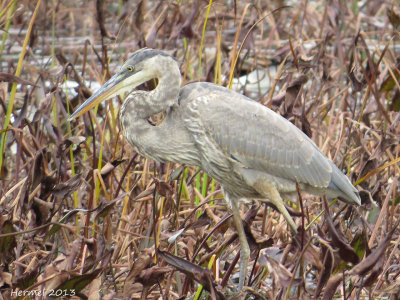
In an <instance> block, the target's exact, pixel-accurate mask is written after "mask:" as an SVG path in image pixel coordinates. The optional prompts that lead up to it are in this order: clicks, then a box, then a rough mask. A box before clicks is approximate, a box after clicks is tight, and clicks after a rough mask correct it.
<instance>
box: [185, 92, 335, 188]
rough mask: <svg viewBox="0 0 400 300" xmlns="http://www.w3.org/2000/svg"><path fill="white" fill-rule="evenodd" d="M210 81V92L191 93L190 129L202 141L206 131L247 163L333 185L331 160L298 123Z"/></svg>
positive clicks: (231, 154)
mask: <svg viewBox="0 0 400 300" xmlns="http://www.w3.org/2000/svg"><path fill="white" fill-rule="evenodd" d="M211 86H212V87H213V90H212V91H209V92H208V93H202V92H201V89H200V90H199V92H198V93H197V96H196V94H195V93H193V94H192V95H187V96H189V99H190V100H188V102H187V104H188V105H187V113H188V114H189V115H191V116H193V119H192V118H190V117H189V119H192V120H190V121H189V122H192V123H191V124H190V127H191V129H189V130H192V131H193V132H197V135H198V138H199V141H200V140H201V139H202V138H203V137H202V135H205V136H206V137H208V139H209V140H210V141H209V143H211V140H212V141H213V142H215V143H216V144H217V145H218V146H219V149H220V150H221V151H223V153H224V154H225V157H228V158H229V159H230V160H232V161H233V162H237V163H240V164H241V165H242V166H243V167H246V168H249V169H254V170H258V171H263V172H266V173H268V174H270V175H273V176H277V177H281V178H285V179H289V180H293V181H297V182H298V183H305V184H309V185H311V186H314V187H327V186H328V185H329V183H330V181H331V174H332V165H331V164H330V162H329V160H327V159H326V158H325V157H324V156H323V154H322V153H321V152H320V151H319V150H318V148H317V147H316V146H315V144H314V143H313V142H312V141H311V140H310V139H309V138H308V137H307V136H306V135H305V134H303V133H302V132H301V131H300V130H299V129H298V128H297V127H295V126H294V125H293V124H292V123H290V122H289V121H288V120H286V119H284V118H283V117H281V116H279V115H277V114H276V113H274V112H273V111H271V110H270V109H268V108H266V107H265V106H263V105H261V104H259V103H257V102H255V101H248V100H249V99H248V98H247V97H245V96H242V95H240V94H237V93H235V92H232V91H230V90H227V89H224V88H220V87H217V86H215V85H211ZM194 96H195V97H194ZM182 99H184V97H182ZM195 120H197V121H196V123H197V124H193V123H194V121H195ZM201 131H202V132H201ZM203 143H204V142H203ZM205 143H207V141H206V142H205ZM204 151H206V149H204Z"/></svg>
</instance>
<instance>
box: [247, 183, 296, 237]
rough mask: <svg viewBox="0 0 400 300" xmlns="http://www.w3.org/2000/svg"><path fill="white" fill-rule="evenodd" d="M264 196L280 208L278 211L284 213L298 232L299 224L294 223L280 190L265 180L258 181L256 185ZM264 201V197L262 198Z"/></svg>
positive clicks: (294, 230)
mask: <svg viewBox="0 0 400 300" xmlns="http://www.w3.org/2000/svg"><path fill="white" fill-rule="evenodd" d="M254 187H255V188H256V190H257V192H259V193H260V194H261V195H262V196H264V197H265V198H266V199H268V200H267V201H268V202H270V203H272V204H273V205H275V207H276V208H277V209H278V211H279V212H280V213H281V214H282V215H283V217H284V218H285V220H286V222H288V224H289V226H290V228H291V229H292V231H293V233H297V226H296V224H295V223H294V221H293V219H292V217H291V216H290V214H289V213H288V211H287V209H286V207H285V204H284V202H283V199H282V198H281V195H280V194H279V192H278V190H277V189H276V187H275V186H274V185H272V184H270V183H268V182H265V181H263V182H262V184H260V183H259V182H258V184H257V186H254ZM261 201H262V199H261Z"/></svg>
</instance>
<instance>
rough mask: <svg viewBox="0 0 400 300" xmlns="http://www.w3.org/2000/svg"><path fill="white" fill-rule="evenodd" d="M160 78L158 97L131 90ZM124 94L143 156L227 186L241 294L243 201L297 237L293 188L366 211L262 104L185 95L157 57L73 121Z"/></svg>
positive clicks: (169, 63) (206, 89)
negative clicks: (196, 169) (269, 211)
mask: <svg viewBox="0 0 400 300" xmlns="http://www.w3.org/2000/svg"><path fill="white" fill-rule="evenodd" d="M155 78H156V79H158V85H157V87H156V88H155V89H154V90H152V91H150V92H145V91H134V89H135V88H136V87H137V86H138V85H140V84H142V83H144V82H146V81H149V80H151V79H155ZM124 92H128V93H129V95H128V96H127V97H126V98H125V101H124V102H123V105H122V108H121V112H120V121H121V126H122V128H123V132H124V136H125V138H126V139H127V141H128V142H129V143H130V144H131V145H132V146H133V147H134V148H135V149H136V151H137V152H138V153H139V154H141V155H143V156H145V157H148V158H151V159H153V160H155V161H159V162H175V163H181V164H186V165H196V166H200V167H201V168H202V169H203V170H204V171H205V172H206V173H208V174H209V175H211V176H212V177H213V178H214V179H216V180H217V181H218V182H219V183H220V185H221V186H222V188H223V192H224V196H225V199H226V201H227V202H228V204H229V205H230V206H231V210H232V214H233V220H234V224H235V226H236V229H237V231H238V235H239V240H240V243H241V250H240V279H239V290H241V289H242V287H243V285H244V278H245V272H246V270H247V266H248V262H249V257H250V249H249V245H248V242H247V240H246V235H245V232H244V229H243V224H242V221H241V217H240V212H239V200H240V199H242V198H247V199H259V200H261V201H265V202H270V203H272V204H273V205H274V206H275V207H276V208H277V209H278V210H279V212H280V213H281V214H282V215H283V216H284V218H285V219H286V221H287V222H288V224H289V225H290V227H291V229H292V230H293V231H294V232H296V230H297V226H296V224H295V223H294V221H293V220H292V218H291V216H290V215H289V213H288V211H287V210H286V208H285V206H284V202H283V200H282V198H281V196H282V197H284V198H285V197H286V196H289V195H293V194H295V193H296V191H297V189H296V183H298V185H299V186H300V188H301V190H302V191H305V192H308V193H311V194H317V195H326V196H327V197H330V198H334V197H339V198H340V199H342V200H343V201H345V202H347V203H350V204H358V205H360V204H361V202H360V197H359V195H358V193H357V190H356V189H355V188H354V186H353V185H352V184H351V183H350V181H349V179H348V178H347V177H346V176H345V175H344V174H343V173H342V172H341V171H340V170H339V169H338V168H337V167H336V166H335V165H334V164H333V163H332V162H331V161H330V160H329V159H328V158H326V157H325V156H324V154H322V152H321V151H320V150H319V149H318V147H317V146H316V145H315V144H314V143H313V142H312V141H311V139H309V138H308V137H307V136H306V135H305V134H304V133H303V132H302V131H301V130H299V129H298V128H297V127H296V126H294V125H293V124H292V123H290V122H289V121H288V120H286V119H285V118H283V117H281V116H279V115H278V114H276V113H275V112H273V111H272V110H270V109H268V108H267V107H265V106H263V105H262V104H260V103H257V102H255V101H253V100H251V99H249V98H247V97H245V96H243V95H241V94H239V93H236V92H234V91H232V90H229V89H227V88H224V87H221V86H218V85H215V84H212V83H208V82H196V83H190V84H187V85H186V86H184V87H182V88H181V73H180V70H179V66H178V63H177V61H176V60H175V59H174V58H173V57H172V56H170V55H168V54H166V53H164V52H162V51H160V50H154V49H141V50H138V51H136V52H134V53H133V54H132V56H131V57H130V58H129V59H128V60H127V61H126V62H125V63H124V65H123V66H122V67H121V69H120V71H119V72H118V73H117V74H115V75H114V76H113V77H112V78H111V79H110V80H108V81H107V82H106V83H105V84H104V86H103V87H102V88H100V89H99V90H98V91H97V92H95V93H94V94H93V95H92V96H91V97H90V98H89V99H87V100H86V101H85V102H84V103H83V104H82V106H80V107H79V108H78V109H77V110H76V111H75V113H74V114H72V115H71V116H70V119H72V118H75V117H77V116H80V115H82V114H83V113H85V112H86V111H88V110H89V109H90V108H91V107H93V106H94V105H95V104H97V103H99V102H100V101H103V100H106V99H109V98H111V97H114V96H116V95H119V94H122V93H124ZM160 112H166V117H165V119H164V121H163V122H162V123H161V124H160V125H158V126H153V125H151V124H150V123H149V122H148V118H149V117H150V116H152V115H154V114H157V113H160Z"/></svg>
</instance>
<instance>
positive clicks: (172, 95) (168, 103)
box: [134, 62, 181, 119]
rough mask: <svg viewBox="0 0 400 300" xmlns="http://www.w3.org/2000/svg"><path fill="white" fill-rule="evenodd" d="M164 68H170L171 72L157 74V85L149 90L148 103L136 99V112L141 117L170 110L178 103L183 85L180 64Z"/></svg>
mask: <svg viewBox="0 0 400 300" xmlns="http://www.w3.org/2000/svg"><path fill="white" fill-rule="evenodd" d="M174 63H175V62H174ZM175 64H176V63H175ZM164 70H168V71H169V73H168V74H163V73H161V72H159V73H158V74H159V75H158V76H156V78H157V79H158V84H157V87H156V88H155V89H154V90H152V91H150V92H148V99H147V100H146V103H140V101H134V103H135V106H136V107H135V109H136V113H137V114H138V116H139V117H141V118H145V119H147V118H148V117H150V116H152V115H154V114H157V113H160V112H163V111H166V110H168V109H169V108H171V107H172V106H174V105H175V104H177V103H178V96H179V90H180V86H181V74H180V71H179V68H178V65H177V64H176V66H169V67H168V68H164Z"/></svg>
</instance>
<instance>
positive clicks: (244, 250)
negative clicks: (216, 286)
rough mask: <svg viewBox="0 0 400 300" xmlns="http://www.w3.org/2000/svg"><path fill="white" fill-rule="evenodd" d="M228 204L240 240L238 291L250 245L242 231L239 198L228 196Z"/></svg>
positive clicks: (243, 275) (241, 282)
mask: <svg viewBox="0 0 400 300" xmlns="http://www.w3.org/2000/svg"><path fill="white" fill-rule="evenodd" d="M227 198H228V199H229V204H230V206H231V209H232V216H233V222H234V224H235V227H236V230H237V233H238V236H239V242H240V273H239V291H241V290H242V288H243V286H244V281H245V278H246V272H247V266H248V264H249V260H250V247H249V243H248V242H247V238H246V233H245V232H244V228H243V223H242V218H241V217H240V211H239V199H237V198H233V199H231V198H229V197H227Z"/></svg>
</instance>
